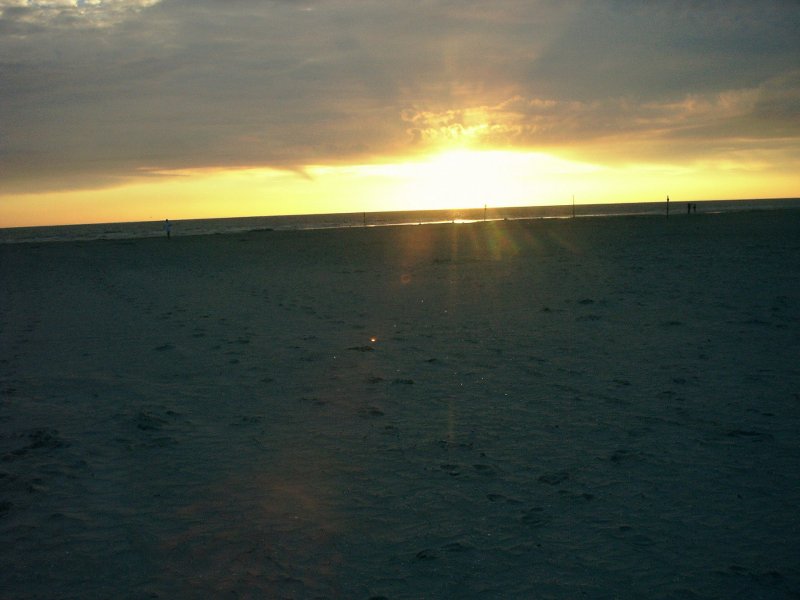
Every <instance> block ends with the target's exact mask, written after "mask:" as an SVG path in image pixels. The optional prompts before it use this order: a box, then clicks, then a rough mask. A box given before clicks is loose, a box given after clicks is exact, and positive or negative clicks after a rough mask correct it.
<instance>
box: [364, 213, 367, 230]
mask: <svg viewBox="0 0 800 600" xmlns="http://www.w3.org/2000/svg"><path fill="white" fill-rule="evenodd" d="M366 226H367V213H364V227H366Z"/></svg>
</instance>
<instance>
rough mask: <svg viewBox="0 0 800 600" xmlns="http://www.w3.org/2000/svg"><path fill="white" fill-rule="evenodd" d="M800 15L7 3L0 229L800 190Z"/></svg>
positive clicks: (691, 7)
mask: <svg viewBox="0 0 800 600" xmlns="http://www.w3.org/2000/svg"><path fill="white" fill-rule="evenodd" d="M798 173H800V2H798V1H797V0H783V1H779V0H775V1H770V0H763V1H756V2H754V1H753V0H747V1H740V0H725V1H713V0H709V1H702V0H663V1H659V2H637V1H634V0H558V1H554V0H553V1H551V0H493V1H492V2H485V1H481V2H479V1H475V0H403V1H389V0H381V1H377V0H319V1H318V0H308V1H303V0H272V1H268V0H258V1H256V0H43V1H30V0H0V227H3V226H18V225H47V224H60V223H88V222H111V221H133V220H151V219H152V220H157V219H164V218H166V217H169V218H171V219H181V218H203V217H226V216H231V217H232V216H247V215H275V214H302V213H326V212H361V211H376V210H412V209H423V208H449V207H482V206H483V205H484V204H488V205H490V206H512V205H536V204H561V203H568V202H570V201H571V198H572V196H573V195H575V197H576V199H577V201H579V202H582V203H599V202H629V201H639V202H641V201H660V200H663V199H664V198H665V197H666V195H667V194H669V195H670V197H671V198H673V199H675V200H677V201H681V200H702V199H734V198H771V197H796V196H799V195H800V175H798Z"/></svg>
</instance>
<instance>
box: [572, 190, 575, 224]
mask: <svg viewBox="0 0 800 600" xmlns="http://www.w3.org/2000/svg"><path fill="white" fill-rule="evenodd" d="M572 218H573V219H574V218H575V194H572Z"/></svg>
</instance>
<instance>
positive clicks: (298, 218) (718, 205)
mask: <svg viewBox="0 0 800 600" xmlns="http://www.w3.org/2000/svg"><path fill="white" fill-rule="evenodd" d="M687 204H688V203H686V202H677V201H672V202H670V209H669V210H670V215H673V216H676V217H677V216H681V215H686V214H687V212H688V211H687ZM691 204H694V205H696V207H697V208H696V213H697V214H702V213H705V214H709V213H720V212H735V211H749V210H780V209H800V198H786V199H773V200H706V201H699V202H692V203H691ZM658 214H662V215H663V214H666V203H665V202H646V203H644V202H643V203H626V204H578V205H576V206H575V207H574V215H575V216H576V217H577V218H587V217H610V216H620V215H658ZM693 214H694V213H693ZM572 216H573V207H572V205H562V206H531V207H508V208H487V209H483V208H479V209H460V210H422V211H395V212H372V213H339V214H327V215H293V216H280V217H238V218H227V219H185V220H176V221H172V235H174V236H189V235H212V234H224V233H240V232H246V231H269V230H274V231H293V230H303V229H340V228H347V227H364V226H366V227H381V226H388V225H416V224H428V223H446V222H451V221H452V222H473V221H481V220H484V219H487V220H504V219H507V220H517V219H563V218H571V217H572ZM163 235H164V227H163V221H140V222H130V223H95V224H89V225H59V226H48V227H11V228H0V243H5V244H8V243H31V242H37V243H42V242H67V241H86V240H102V239H130V238H145V237H157V236H163Z"/></svg>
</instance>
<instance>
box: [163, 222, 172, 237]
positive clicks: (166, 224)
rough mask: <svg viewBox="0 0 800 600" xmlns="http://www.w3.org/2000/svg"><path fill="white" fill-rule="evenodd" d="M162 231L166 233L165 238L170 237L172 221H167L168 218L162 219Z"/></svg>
mask: <svg viewBox="0 0 800 600" xmlns="http://www.w3.org/2000/svg"><path fill="white" fill-rule="evenodd" d="M164 231H165V232H166V234H167V239H169V238H170V234H171V233H172V223H170V222H169V219H166V220H165V221H164Z"/></svg>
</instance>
